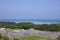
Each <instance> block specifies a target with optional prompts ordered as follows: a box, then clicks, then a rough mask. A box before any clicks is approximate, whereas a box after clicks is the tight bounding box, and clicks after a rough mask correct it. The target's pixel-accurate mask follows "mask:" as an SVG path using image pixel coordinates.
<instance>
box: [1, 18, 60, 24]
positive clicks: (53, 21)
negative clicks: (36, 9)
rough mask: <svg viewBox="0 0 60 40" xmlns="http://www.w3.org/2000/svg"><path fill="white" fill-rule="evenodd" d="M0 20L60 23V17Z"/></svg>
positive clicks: (6, 20)
mask: <svg viewBox="0 0 60 40" xmlns="http://www.w3.org/2000/svg"><path fill="white" fill-rule="evenodd" d="M0 22H16V23H19V22H31V23H34V24H56V23H60V20H59V19H3V20H0Z"/></svg>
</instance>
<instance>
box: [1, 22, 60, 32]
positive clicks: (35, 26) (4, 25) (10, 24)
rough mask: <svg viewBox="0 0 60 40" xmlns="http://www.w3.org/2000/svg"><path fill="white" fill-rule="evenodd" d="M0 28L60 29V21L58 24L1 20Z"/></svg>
mask: <svg viewBox="0 0 60 40" xmlns="http://www.w3.org/2000/svg"><path fill="white" fill-rule="evenodd" d="M0 28H11V29H30V28H33V29H36V30H42V31H60V23H58V24H33V23H31V22H20V23H15V22H0Z"/></svg>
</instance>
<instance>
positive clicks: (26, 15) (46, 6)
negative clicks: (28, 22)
mask: <svg viewBox="0 0 60 40" xmlns="http://www.w3.org/2000/svg"><path fill="white" fill-rule="evenodd" d="M0 19H60V0H0Z"/></svg>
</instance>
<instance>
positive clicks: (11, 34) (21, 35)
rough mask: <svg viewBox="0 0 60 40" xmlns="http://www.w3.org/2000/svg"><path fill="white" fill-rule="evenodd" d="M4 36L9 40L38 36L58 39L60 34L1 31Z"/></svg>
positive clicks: (35, 31) (31, 31)
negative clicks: (11, 39)
mask: <svg viewBox="0 0 60 40" xmlns="http://www.w3.org/2000/svg"><path fill="white" fill-rule="evenodd" d="M0 34H2V36H7V37H9V38H26V37H30V36H38V37H44V38H51V39H56V38H57V37H58V36H59V35H60V32H47V31H38V30H24V31H22V30H10V31H6V30H0Z"/></svg>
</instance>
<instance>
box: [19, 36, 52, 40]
mask: <svg viewBox="0 0 60 40" xmlns="http://www.w3.org/2000/svg"><path fill="white" fill-rule="evenodd" d="M19 40H52V39H47V38H40V37H35V36H32V37H28V38H21V39H19Z"/></svg>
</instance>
